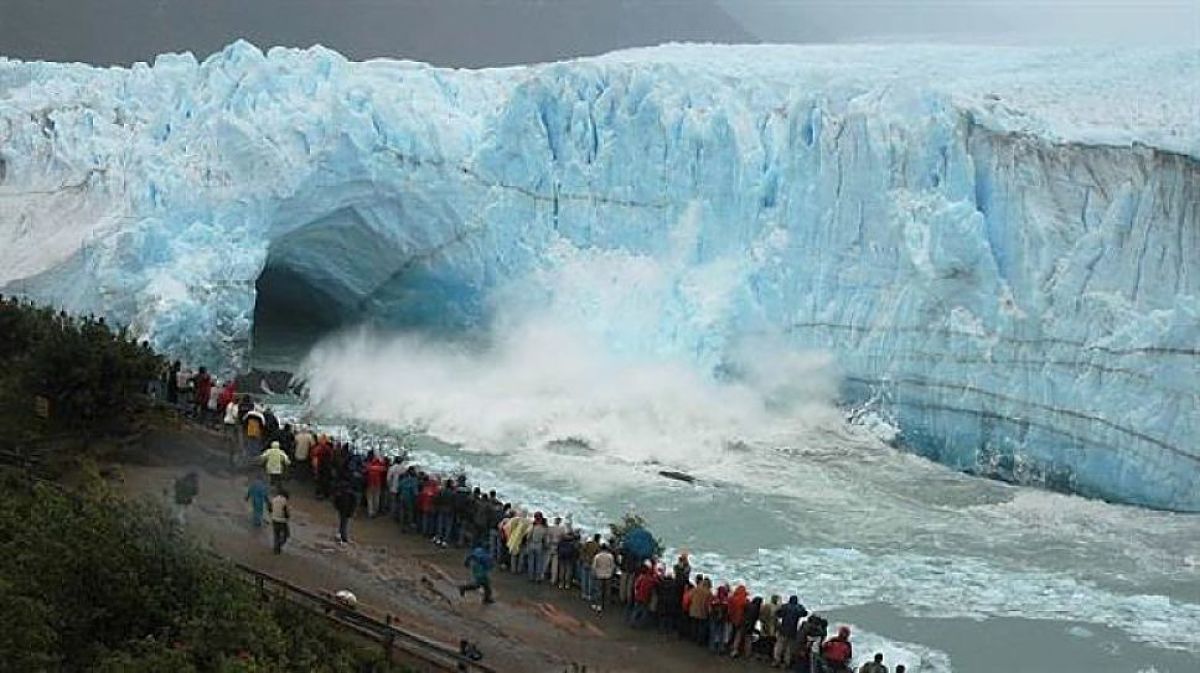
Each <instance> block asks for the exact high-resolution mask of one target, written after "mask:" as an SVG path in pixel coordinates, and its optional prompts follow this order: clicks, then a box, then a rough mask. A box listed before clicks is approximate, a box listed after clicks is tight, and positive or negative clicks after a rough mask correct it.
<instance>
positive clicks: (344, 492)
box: [333, 481, 358, 544]
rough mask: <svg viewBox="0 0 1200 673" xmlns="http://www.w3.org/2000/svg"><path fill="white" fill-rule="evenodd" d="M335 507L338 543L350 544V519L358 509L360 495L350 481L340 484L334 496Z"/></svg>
mask: <svg viewBox="0 0 1200 673" xmlns="http://www.w3.org/2000/svg"><path fill="white" fill-rule="evenodd" d="M333 507H334V509H336V510H337V513H338V543H339V544H347V543H349V542H350V519H351V517H353V516H354V510H355V509H357V508H358V494H357V493H355V492H354V487H353V486H351V485H350V483H349V482H348V481H342V482H340V483H339V484H338V487H337V492H336V493H334V495H333Z"/></svg>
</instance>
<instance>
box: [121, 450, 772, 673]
mask: <svg viewBox="0 0 1200 673" xmlns="http://www.w3.org/2000/svg"><path fill="white" fill-rule="evenodd" d="M219 441H220V440H219V438H218V437H217V436H216V435H214V434H209V433H208V432H206V431H203V430H199V429H194V428H184V429H182V430H180V431H158V432H155V433H153V434H151V435H149V436H147V437H146V440H145V444H144V446H143V447H141V449H140V450H138V451H135V452H129V453H127V454H126V455H123V456H121V457H120V458H119V463H118V464H117V465H116V466H115V467H114V469H113V471H112V472H113V474H115V475H117V476H116V478H117V479H118V480H119V481H120V484H121V485H122V488H123V489H124V490H125V492H127V493H129V494H130V495H136V496H150V497H155V498H165V495H166V491H167V489H169V487H170V485H171V483H172V482H173V481H174V479H175V478H176V477H177V476H179V475H180V474H182V473H183V472H185V471H186V470H187V469H188V468H193V469H196V470H197V471H198V473H199V475H200V494H199V496H198V497H197V499H196V503H195V504H194V505H193V506H192V507H191V508H190V509H189V511H188V513H187V527H188V528H189V530H191V531H192V532H193V534H195V535H197V536H198V537H200V539H202V540H204V541H207V542H208V543H209V544H210V545H211V547H212V548H213V549H214V550H215V551H217V552H219V553H220V554H222V555H224V556H226V557H228V558H231V559H235V560H238V561H241V562H243V563H246V564H248V565H251V566H254V567H256V568H259V569H261V570H263V571H265V572H268V573H271V574H274V575H277V576H279V577H282V578H284V579H287V580H289V581H291V582H293V583H295V584H298V585H300V586H304V587H308V588H310V589H314V590H318V591H337V590H339V589H348V590H350V591H352V592H354V594H355V595H356V596H357V597H358V600H359V604H360V606H361V607H362V608H363V609H364V610H365V611H367V612H373V613H377V614H379V615H380V616H382V615H383V614H390V615H391V616H392V618H393V619H394V620H396V621H397V622H398V623H399V624H400V625H401V626H403V627H405V628H410V629H412V630H414V631H417V632H419V633H422V634H423V635H426V636H428V637H430V638H433V639H436V640H440V641H443V642H446V643H448V644H451V646H453V647H457V643H458V641H459V640H460V639H461V638H467V639H469V640H471V641H473V642H475V643H478V645H479V647H480V649H481V650H482V651H483V652H484V655H485V657H486V658H485V661H486V663H488V664H489V665H491V666H493V667H495V668H496V669H497V670H500V671H512V672H513V673H533V672H535V671H546V672H551V671H553V672H554V673H561V672H562V671H570V670H572V665H573V664H579V665H583V666H586V667H587V669H586V670H587V671H588V672H589V673H610V672H611V673H618V672H624V671H630V672H633V671H654V672H655V673H672V672H675V671H678V672H680V673H683V672H702V673H703V672H708V671H731V670H767V669H766V667H765V666H764V665H760V664H755V663H747V662H742V661H730V660H727V659H722V658H717V657H713V656H710V655H709V654H707V653H706V652H705V651H704V650H703V649H701V648H699V647H695V646H692V645H691V644H688V643H683V642H680V641H678V640H676V638H675V637H674V636H673V635H660V634H656V633H647V632H640V631H634V630H632V629H629V628H627V627H626V626H625V625H624V624H623V623H622V620H621V615H620V611H619V610H616V609H611V610H610V612H609V613H607V614H604V615H597V614H595V613H594V612H592V611H591V610H590V609H588V607H587V605H586V604H585V603H584V602H583V601H581V600H579V596H578V594H577V593H576V592H567V591H562V590H557V589H553V588H549V587H546V586H544V585H541V586H532V585H530V584H529V583H528V582H526V581H525V580H523V579H519V578H516V577H514V576H513V575H511V574H509V573H506V572H503V571H497V572H495V573H493V587H494V589H495V592H496V600H497V602H496V603H495V604H494V605H489V606H484V605H481V604H480V600H479V596H478V595H471V594H468V596H467V597H466V598H465V599H464V598H460V597H459V595H458V590H457V589H456V587H455V585H456V584H457V583H459V582H463V581H465V580H466V576H467V575H466V570H465V569H464V568H463V567H462V559H463V556H464V554H465V552H464V551H463V550H443V549H439V548H437V547H434V546H433V545H431V544H430V543H429V542H427V541H426V540H424V539H423V538H421V537H419V536H413V535H406V534H403V533H401V532H400V531H399V530H397V528H396V526H395V524H394V523H393V522H392V521H391V520H390V519H389V518H386V517H381V518H379V519H375V520H367V519H366V518H365V517H363V516H359V517H356V518H355V519H354V520H353V521H352V523H351V528H350V534H351V539H353V540H354V542H353V543H352V544H351V545H348V546H345V547H343V546H339V545H337V544H336V543H335V542H334V530H335V527H336V523H337V520H336V515H335V513H334V511H333V507H332V506H331V505H329V504H328V503H327V502H322V501H318V500H316V499H315V498H314V497H313V491H312V488H311V484H308V483H304V482H295V481H293V482H292V483H290V484H289V488H290V490H291V493H292V498H291V508H292V538H291V540H290V541H289V542H288V545H287V547H286V548H285V551H284V553H283V554H282V555H280V556H276V555H274V554H272V553H271V540H270V531H269V529H268V528H266V527H264V528H260V529H255V528H254V527H253V526H252V525H251V523H250V515H249V509H248V506H247V504H246V502H245V501H244V497H245V492H246V486H247V484H248V474H247V473H235V472H233V471H231V470H229V469H228V468H227V467H225V466H223V465H222V461H221V459H220V453H219V446H220V444H219Z"/></svg>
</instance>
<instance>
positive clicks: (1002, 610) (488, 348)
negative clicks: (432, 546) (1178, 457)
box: [301, 245, 1200, 673]
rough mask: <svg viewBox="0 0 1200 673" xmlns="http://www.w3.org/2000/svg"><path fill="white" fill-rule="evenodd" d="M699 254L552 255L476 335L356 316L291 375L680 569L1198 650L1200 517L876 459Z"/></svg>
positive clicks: (341, 408)
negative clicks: (670, 556)
mask: <svg viewBox="0 0 1200 673" xmlns="http://www.w3.org/2000/svg"><path fill="white" fill-rule="evenodd" d="M719 266H720V268H719V269H715V268H710V269H708V270H707V272H706V277H707V278H708V279H709V280H711V281H712V283H711V284H708V285H706V284H704V283H700V282H699V281H698V279H697V278H696V277H695V276H693V275H691V272H690V271H683V270H682V269H684V268H685V267H687V265H686V264H682V263H680V264H673V263H672V262H671V257H670V256H669V255H668V256H667V257H666V261H652V260H649V259H646V258H641V257H637V256H632V255H628V254H625V253H619V252H611V251H609V252H596V253H588V254H584V253H582V252H581V251H578V250H575V249H573V248H571V247H570V246H566V245H564V246H562V247H561V248H560V249H559V251H558V253H557V258H556V259H553V260H550V261H548V266H547V269H545V270H543V271H541V272H539V273H538V274H534V276H533V277H532V278H530V279H526V280H525V281H524V282H523V283H520V284H515V285H513V286H509V287H506V288H503V289H502V290H501V291H499V292H498V293H497V295H496V297H495V298H494V301H495V304H496V318H495V320H494V321H493V324H492V326H491V330H490V331H489V332H488V334H487V335H486V336H485V337H483V338H481V339H479V340H476V341H466V340H461V341H448V340H445V339H441V340H439V339H435V338H432V337H429V336H427V335H426V336H416V335H411V334H399V335H397V334H386V333H380V332H376V331H371V330H367V329H359V330H354V331H350V332H346V333H343V334H340V335H338V336H336V337H334V338H332V339H329V340H327V341H325V342H324V343H322V344H320V345H318V347H316V348H315V349H314V350H313V351H312V352H311V353H310V355H309V356H308V358H307V359H306V360H305V362H304V363H303V366H302V368H301V372H302V376H303V378H304V379H305V380H306V381H307V385H308V390H309V403H310V405H311V407H312V408H313V410H314V411H316V413H318V414H319V415H325V416H330V417H332V416H338V417H346V418H354V419H358V420H361V421H368V422H371V423H375V424H379V425H382V426H386V427H391V428H395V429H402V430H413V429H417V430H420V431H422V432H424V433H427V435H428V436H427V437H426V438H425V439H423V440H421V441H419V442H418V443H417V445H416V447H415V448H416V450H415V452H414V455H415V456H416V458H417V459H418V460H419V461H420V462H421V463H422V464H425V465H429V466H432V467H435V468H439V469H450V468H453V469H464V470H466V471H467V472H468V473H470V474H471V475H472V477H473V478H475V479H477V480H478V481H479V482H480V483H484V484H487V485H489V486H490V487H496V488H498V489H500V490H501V492H502V493H505V494H508V495H509V496H510V497H512V498H519V499H520V501H522V502H525V503H528V504H536V505H538V506H541V507H543V508H548V509H550V510H551V511H561V512H562V513H565V512H566V511H573V512H575V513H576V514H577V515H579V516H578V517H577V519H576V520H577V521H586V522H592V523H595V524H598V523H600V522H603V521H610V520H614V519H615V518H616V517H617V516H619V515H620V513H621V512H623V511H626V510H627V509H628V508H635V509H637V510H638V512H639V513H641V514H643V515H644V516H646V517H647V518H648V520H649V521H650V522H651V524H652V527H653V528H654V529H655V531H656V533H658V534H659V535H660V536H661V537H662V538H663V539H664V540H665V541H667V542H668V543H670V544H673V545H676V546H677V547H682V548H689V549H692V550H693V551H695V552H697V553H696V554H695V556H694V562H695V564H696V565H697V568H698V569H699V570H700V571H702V572H705V573H706V574H714V575H716V576H717V577H718V578H725V579H729V580H743V581H747V582H749V583H750V586H751V588H752V589H753V590H760V591H761V590H765V589H768V588H769V589H772V590H776V591H780V592H796V593H798V594H799V595H801V596H803V597H805V600H806V601H808V602H809V605H810V606H811V607H818V608H820V609H821V610H830V609H835V610H836V609H838V608H851V607H853V606H869V605H874V604H878V605H884V606H889V609H895V610H897V611H899V613H900V614H902V615H904V616H905V618H906V619H910V620H911V619H917V620H921V619H928V620H933V619H941V618H959V619H968V620H989V621H987V622H983V623H981V625H980V626H979V627H978V631H977V633H976V636H975V637H977V638H979V639H980V641H981V642H982V641H984V640H991V639H994V638H997V637H999V638H1003V637H1005V631H1004V629H1006V628H1014V627H1011V626H1005V625H1004V624H1005V623H1004V622H1001V621H998V620H1000V619H1005V618H1019V619H1025V620H1039V621H1042V622H1047V623H1054V622H1061V623H1063V624H1068V625H1070V626H1071V627H1072V628H1076V629H1077V630H1076V631H1074V632H1067V631H1064V633H1065V634H1066V636H1070V637H1067V638H1066V640H1065V641H1064V640H1062V639H1058V640H1054V639H1053V638H1050V640H1048V641H1047V645H1046V646H1047V647H1050V646H1053V647H1056V648H1059V649H1060V650H1062V651H1064V652H1068V653H1069V656H1074V655H1075V654H1080V653H1086V652H1087V651H1088V648H1091V647H1092V646H1091V645H1089V644H1088V640H1087V639H1084V638H1081V637H1078V636H1071V635H1070V633H1079V632H1082V631H1080V630H1079V629H1083V627H1082V626H1080V625H1083V624H1086V625H1090V626H1091V627H1092V628H1104V629H1110V631H1109V632H1108V633H1107V634H1106V636H1105V638H1103V639H1102V640H1103V642H1105V643H1106V647H1111V648H1112V652H1108V651H1107V650H1106V656H1109V657H1110V659H1111V660H1112V665H1114V666H1117V668H1114V669H1113V670H1133V669H1132V668H1129V665H1128V664H1129V662H1130V661H1132V660H1134V659H1137V660H1138V661H1139V663H1140V664H1153V665H1155V666H1156V667H1158V668H1159V669H1160V670H1176V669H1179V670H1184V669H1186V668H1188V667H1191V668H1194V666H1193V664H1194V663H1196V662H1200V591H1197V590H1195V587H1196V586H1200V568H1197V566H1196V564H1195V563H1187V562H1186V559H1196V558H1200V517H1194V516H1186V515H1178V514H1170V513H1164V512H1153V511H1147V510H1141V509H1136V508H1131V507H1122V506H1116V505H1110V504H1106V503H1102V502H1097V501H1089V500H1085V499H1082V498H1078V497H1074V496H1066V495H1060V494H1053V493H1046V492H1041V491H1037V490H1033V489H1028V488H1022V487H1014V486H1010V485H1006V484H1001V483H997V482H991V481H986V480H981V479H977V478H973V477H969V476H966V475H962V474H959V473H955V472H952V471H950V470H948V469H946V468H944V467H942V466H940V465H936V464H933V463H930V462H928V461H925V460H923V459H920V458H917V457H915V456H912V455H909V454H906V453H903V452H901V451H897V450H895V449H892V448H890V447H889V446H888V445H887V443H885V441H883V439H886V438H887V435H888V433H891V432H893V431H894V429H893V428H890V427H889V426H888V424H887V423H886V420H885V419H880V418H877V417H875V416H874V415H873V414H872V413H871V411H870V410H869V409H867V410H857V411H856V412H855V413H853V414H850V416H853V418H854V419H855V420H856V422H847V420H846V419H847V414H846V413H844V412H843V411H842V410H840V409H839V408H838V407H837V406H836V403H835V402H836V391H837V383H838V378H837V371H836V367H835V364H834V363H833V362H831V361H830V359H829V358H828V357H827V356H825V355H824V354H821V353H805V352H795V351H791V350H788V349H787V348H786V347H785V346H783V345H782V341H781V340H778V339H773V338H771V337H770V336H769V335H766V336H763V335H759V336H755V337H745V336H738V335H726V334H719V336H718V337H717V338H715V339H714V337H712V336H711V335H712V334H713V333H714V332H713V330H711V329H708V324H709V323H710V322H713V321H718V322H719V321H721V320H724V319H725V318H723V317H721V311H722V310H724V309H723V308H722V307H725V306H728V302H726V301H725V300H726V299H727V298H728V296H729V295H730V293H734V292H737V291H738V290H737V287H738V283H739V282H740V281H739V279H741V278H742V276H741V274H740V272H739V270H738V267H737V265H736V264H733V263H729V264H721V265H719ZM683 305H687V310H684V309H683V308H681V306H683ZM699 309H703V310H699ZM683 316H688V317H687V318H686V319H684V318H683ZM881 436H882V437H883V439H881ZM431 438H436V440H434V439H431ZM438 440H440V441H438ZM660 467H664V468H670V469H672V470H679V471H683V472H686V473H687V474H689V475H691V476H693V477H696V478H697V483H696V484H682V483H679V482H675V481H668V480H664V479H662V478H661V477H660V476H659V475H658V469H659V468H660ZM555 507H557V508H559V509H558V510H554V509H553V508H555ZM1189 587H1191V588H1190V589H1189ZM869 617H870V615H869V614H868V615H867V618H863V616H862V615H861V614H858V615H857V616H851V617H850V618H851V619H853V620H854V621H856V622H858V623H861V624H862V625H863V626H864V627H866V628H868V629H871V630H873V631H875V632H876V633H875V634H872V633H869V632H864V633H863V634H862V635H861V637H862V638H863V640H862V642H863V643H864V644H869V646H870V647H872V648H878V649H880V650H881V651H885V652H888V653H889V657H892V655H895V657H899V659H897V658H894V657H892V658H891V659H890V660H891V661H893V662H895V661H897V660H899V661H905V660H907V661H908V662H909V663H910V664H919V666H915V667H912V666H910V670H913V671H917V670H924V671H948V670H950V658H949V656H948V655H947V654H946V653H945V652H942V651H939V649H937V648H938V647H939V645H945V644H940V643H938V639H937V635H936V633H929V634H925V635H922V636H921V637H920V638H913V637H906V638H903V639H901V638H900V637H899V636H890V635H889V633H888V630H890V629H893V628H899V627H897V626H896V625H895V624H892V623H886V622H885V621H883V620H880V621H879V622H878V623H877V624H874V623H872V622H871V620H870V618H869ZM1063 628H1064V629H1066V628H1067V626H1064V627H1063ZM880 629H882V631H881V630H880ZM1083 630H1090V629H1083ZM877 634H881V635H877ZM1048 638H1049V637H1048ZM898 640H905V641H915V642H897V641H898ZM1051 641H1053V643H1052V645H1051V644H1050V642H1051ZM1072 647H1077V648H1080V649H1078V650H1072V649H1070V648H1072ZM1092 649H1094V648H1092ZM956 656H957V657H958V659H956V660H955V661H954V669H955V670H958V671H968V672H970V671H979V672H986V673H991V672H993V671H995V672H998V671H1001V670H1012V669H1011V668H1010V667H1006V666H1005V664H1004V662H998V661H980V660H975V659H973V658H972V657H971V655H970V647H967V648H966V654H963V653H961V652H959V653H957V654H956ZM1121 657H1124V658H1121ZM1180 662H1183V663H1182V664H1181V663H1180ZM1181 665H1183V666H1184V669H1180V668H1179V667H1180V666H1181ZM1121 666H1124V667H1125V668H1120V667H1121ZM1097 670H1099V669H1097Z"/></svg>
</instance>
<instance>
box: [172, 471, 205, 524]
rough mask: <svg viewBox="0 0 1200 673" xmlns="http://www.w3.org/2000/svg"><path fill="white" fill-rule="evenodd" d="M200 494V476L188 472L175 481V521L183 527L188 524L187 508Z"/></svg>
mask: <svg viewBox="0 0 1200 673" xmlns="http://www.w3.org/2000/svg"><path fill="white" fill-rule="evenodd" d="M199 492H200V475H198V474H196V473H195V472H188V473H187V474H185V475H183V476H182V477H180V478H178V479H176V480H175V520H176V521H177V522H179V525H180V526H182V525H184V524H185V523H187V508H188V507H190V506H191V504H192V501H193V500H195V499H196V495H197V494H199Z"/></svg>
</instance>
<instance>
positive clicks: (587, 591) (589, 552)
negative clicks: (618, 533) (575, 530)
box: [579, 533, 600, 603]
mask: <svg viewBox="0 0 1200 673" xmlns="http://www.w3.org/2000/svg"><path fill="white" fill-rule="evenodd" d="M598 553H600V534H599V533H596V534H594V535H592V539H590V540H588V541H587V542H584V543H583V546H582V547H580V549H579V593H580V597H581V598H583V600H585V601H588V602H589V603H594V602H595V601H596V597H595V593H596V592H595V587H594V586H593V585H594V584H595V582H594V580H593V577H594V576H593V574H592V560H594V559H595V558H596V554H598Z"/></svg>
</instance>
